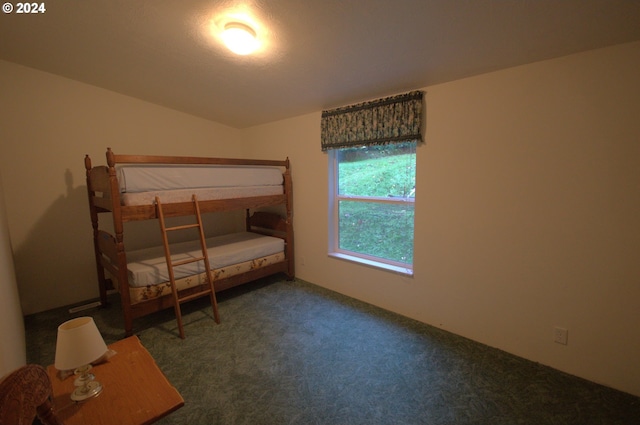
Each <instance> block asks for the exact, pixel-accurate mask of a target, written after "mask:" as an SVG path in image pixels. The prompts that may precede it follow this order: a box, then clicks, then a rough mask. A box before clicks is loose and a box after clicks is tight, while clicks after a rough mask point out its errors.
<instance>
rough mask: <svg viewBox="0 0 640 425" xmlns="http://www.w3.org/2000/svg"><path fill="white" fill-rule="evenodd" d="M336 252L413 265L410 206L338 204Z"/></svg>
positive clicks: (342, 202)
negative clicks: (346, 252)
mask: <svg viewBox="0 0 640 425" xmlns="http://www.w3.org/2000/svg"><path fill="white" fill-rule="evenodd" d="M338 208H339V217H340V218H339V222H340V224H339V248H340V249H343V250H348V251H352V252H356V253H360V254H366V255H372V256H374V257H380V258H385V259H387V260H392V261H397V262H400V263H406V264H413V216H414V204H413V203H406V204H405V203H402V204H387V203H376V202H357V201H339V205H338Z"/></svg>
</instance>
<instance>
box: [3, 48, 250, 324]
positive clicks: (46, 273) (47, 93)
mask: <svg viewBox="0 0 640 425" xmlns="http://www.w3.org/2000/svg"><path fill="white" fill-rule="evenodd" d="M0 93H2V96H1V97H0V123H1V125H0V143H1V144H0V173H1V176H2V180H3V182H4V195H5V201H6V206H7V218H8V222H9V232H10V235H11V241H12V243H13V249H14V259H15V269H16V276H17V280H18V287H19V291H20V298H21V301H22V309H23V311H24V313H25V314H29V313H34V312H38V311H42V310H46V309H50V308H52V307H57V306H61V305H68V304H71V303H75V302H80V301H83V300H87V299H90V298H94V297H96V296H97V284H96V277H95V276H96V273H95V264H94V259H93V256H92V254H91V252H92V250H93V248H92V240H91V222H90V220H89V213H88V207H87V193H86V184H85V169H84V160H83V159H84V155H85V154H89V155H90V156H91V158H92V159H93V162H94V164H104V163H105V162H104V153H105V151H106V148H107V147H111V148H112V149H113V150H114V151H115V152H117V153H132V154H138V153H148V154H168V155H193V156H197V155H202V156H232V157H233V156H239V155H242V154H243V152H242V145H241V144H240V137H239V136H240V134H239V131H238V130H236V129H233V128H229V127H226V126H222V125H220V124H217V123H213V122H211V121H207V120H204V119H200V118H196V117H193V116H190V115H186V114H183V113H179V112H176V111H173V110H170V109H166V108H162V107H160V106H157V105H153V104H150V103H146V102H142V101H139V100H137V99H133V98H130V97H126V96H122V95H119V94H116V93H113V92H109V91H106V90H102V89H99V88H96V87H93V86H90V85H86V84H82V83H79V82H76V81H72V80H68V79H65V78H60V77H57V76H54V75H52V74H47V73H44V72H40V71H36V70H34V69H30V68H25V67H22V66H18V65H15V64H11V63H8V62H3V61H0ZM140 234H150V235H152V236H151V237H157V238H158V240H159V237H160V233H159V230H158V229H157V225H155V226H154V225H153V223H145V224H143V225H141V226H135V227H133V228H132V231H131V232H128V233H127V236H128V239H127V240H128V241H129V242H131V243H130V244H129V245H130V246H131V245H135V244H136V243H138V241H139V238H138V237H137V236H138V235H140Z"/></svg>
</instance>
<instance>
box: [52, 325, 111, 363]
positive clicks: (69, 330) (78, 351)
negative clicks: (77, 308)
mask: <svg viewBox="0 0 640 425" xmlns="http://www.w3.org/2000/svg"><path fill="white" fill-rule="evenodd" d="M106 352H107V345H106V344H105V343H104V339H102V335H100V331H99V330H98V327H97V326H96V323H95V322H94V321H93V318H92V317H78V318H76V319H72V320H69V321H67V322H64V323H63V324H61V325H60V326H58V340H57V342H56V360H55V367H56V369H58V370H71V369H76V368H78V367H81V366H85V365H88V364H90V363H92V362H94V361H96V360H98V359H99V358H100V357H102V356H103V355H104V354H105V353H106Z"/></svg>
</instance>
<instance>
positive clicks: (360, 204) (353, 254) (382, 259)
mask: <svg viewBox="0 0 640 425" xmlns="http://www.w3.org/2000/svg"><path fill="white" fill-rule="evenodd" d="M329 163H330V173H329V174H330V176H331V180H330V190H329V193H330V200H329V203H330V209H331V211H330V224H329V228H330V235H329V243H330V247H329V253H330V254H331V255H334V256H337V257H342V258H347V259H351V260H354V261H359V262H363V263H366V264H371V265H375V266H379V267H383V268H386V269H390V270H394V271H398V272H402V273H407V274H411V273H412V270H413V234H414V233H413V226H414V200H415V181H416V143H415V142H405V143H396V144H387V145H372V146H361V147H356V148H342V149H333V150H331V151H330V152H329Z"/></svg>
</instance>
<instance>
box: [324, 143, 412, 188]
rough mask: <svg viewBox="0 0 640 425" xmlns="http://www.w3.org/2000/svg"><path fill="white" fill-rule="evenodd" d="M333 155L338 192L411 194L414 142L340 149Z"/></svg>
mask: <svg viewBox="0 0 640 425" xmlns="http://www.w3.org/2000/svg"><path fill="white" fill-rule="evenodd" d="M336 155H337V160H338V193H339V194H340V195H342V196H382V197H400V198H404V197H413V196H414V193H415V191H414V189H415V185H416V143H415V142H409V143H397V144H389V145H380V146H367V147H361V148H347V149H340V150H339V151H338V152H337V153H336Z"/></svg>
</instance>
